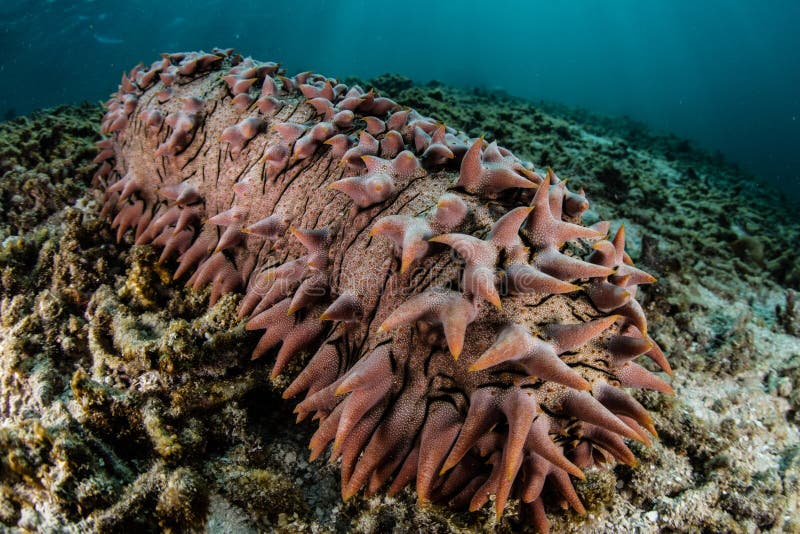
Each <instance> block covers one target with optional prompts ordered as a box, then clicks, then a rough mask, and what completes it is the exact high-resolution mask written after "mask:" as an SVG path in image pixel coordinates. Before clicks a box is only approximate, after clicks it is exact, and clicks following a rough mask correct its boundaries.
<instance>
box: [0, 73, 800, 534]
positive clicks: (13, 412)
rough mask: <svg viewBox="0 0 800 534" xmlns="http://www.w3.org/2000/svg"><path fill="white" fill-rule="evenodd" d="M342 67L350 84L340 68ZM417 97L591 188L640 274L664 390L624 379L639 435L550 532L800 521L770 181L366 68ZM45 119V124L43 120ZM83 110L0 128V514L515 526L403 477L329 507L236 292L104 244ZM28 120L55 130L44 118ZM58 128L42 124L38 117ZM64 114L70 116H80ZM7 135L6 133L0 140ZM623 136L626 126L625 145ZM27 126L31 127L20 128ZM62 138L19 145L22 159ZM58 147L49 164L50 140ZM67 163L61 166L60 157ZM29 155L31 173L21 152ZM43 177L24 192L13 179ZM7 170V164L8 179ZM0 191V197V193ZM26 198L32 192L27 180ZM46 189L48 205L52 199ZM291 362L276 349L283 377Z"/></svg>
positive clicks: (308, 431)
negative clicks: (642, 388) (214, 295)
mask: <svg viewBox="0 0 800 534" xmlns="http://www.w3.org/2000/svg"><path fill="white" fill-rule="evenodd" d="M354 83H358V82H354ZM360 84H361V85H362V86H364V87H365V88H368V87H369V86H374V87H376V88H377V89H379V90H381V92H383V93H386V94H391V95H392V96H393V97H394V98H395V99H396V100H398V101H402V102H403V103H406V104H409V105H412V106H414V107H415V108H416V109H417V110H418V111H419V112H420V113H422V114H425V115H430V116H436V117H437V118H439V119H441V120H444V121H446V123H447V124H448V125H452V126H455V127H460V128H463V129H464V130H465V132H466V134H467V135H468V136H470V137H477V136H479V135H481V134H486V135H487V138H488V139H489V140H493V139H495V138H497V139H501V140H502V141H503V143H504V144H505V145H506V146H508V147H509V148H510V149H511V150H513V151H514V153H516V154H518V155H519V156H520V157H524V158H525V159H530V160H532V161H536V162H538V163H541V164H542V165H552V166H554V167H556V168H558V169H561V172H560V174H561V175H562V177H568V178H569V181H570V185H571V186H573V187H575V188H576V189H577V188H578V187H583V188H585V190H586V195H587V197H588V198H589V199H590V201H591V207H590V209H589V211H587V212H585V213H584V214H583V219H584V221H585V222H587V223H589V224H593V223H594V222H596V221H600V220H604V219H613V218H614V217H617V216H619V215H620V214H622V216H623V217H624V223H625V230H626V237H627V245H628V251H629V254H630V255H631V257H632V258H633V260H634V261H635V262H636V264H637V265H640V266H643V268H646V269H647V270H648V271H650V272H652V273H653V274H654V275H656V276H657V277H658V279H659V283H658V284H656V285H654V286H652V287H651V288H649V289H645V290H644V291H640V293H639V295H640V296H639V298H640V301H641V302H642V306H643V308H644V309H645V311H646V312H647V314H648V316H649V318H650V321H651V322H652V323H653V324H658V328H657V329H653V332H652V335H653V337H654V338H655V341H657V342H658V343H659V344H660V345H662V346H665V347H669V352H670V361H671V363H672V365H673V368H674V369H675V371H676V372H675V378H674V380H673V382H672V386H673V388H674V389H675V391H676V394H675V395H674V396H671V397H664V396H663V395H661V394H657V393H653V392H641V393H637V394H636V395H635V396H636V398H637V399H638V401H639V402H640V403H641V404H642V405H644V407H646V408H647V409H648V410H649V411H650V412H651V414H652V416H653V420H654V426H655V427H656V428H657V429H658V432H659V438H658V439H655V440H652V444H651V446H650V447H649V448H647V447H645V446H644V445H641V444H638V443H636V442H632V444H631V445H630V448H631V449H632V451H633V453H634V454H635V456H636V457H637V458H638V459H639V462H638V464H635V465H618V466H617V467H615V468H614V469H613V471H610V472H609V471H606V470H599V469H587V470H586V473H585V474H586V480H584V481H577V482H576V483H575V489H576V491H577V494H578V496H579V497H580V499H581V500H582V502H583V504H584V505H585V507H586V509H587V513H586V514H585V515H578V514H576V513H575V512H559V511H557V510H555V509H554V511H553V513H550V514H549V517H550V521H551V522H552V530H553V531H559V532H560V531H570V530H580V531H594V532H606V531H609V530H610V529H612V528H618V529H624V530H631V529H634V528H639V529H641V530H642V531H645V532H646V531H657V530H659V529H666V530H672V531H697V530H707V531H734V532H735V531H742V532H747V531H753V530H756V529H760V530H775V531H780V530H786V531H792V530H796V529H798V528H800V526H799V525H798V524H797V523H796V519H794V517H795V516H796V515H797V512H798V510H797V500H796V499H797V494H798V481H797V476H798V467H799V466H800V460H799V459H798V452H800V440H799V439H798V433H797V426H796V423H797V415H796V414H797V410H798V391H800V389H798V388H800V378H799V377H800V375H798V369H800V364H799V363H798V362H800V340H798V338H797V337H796V334H797V328H798V326H797V321H798V317H797V312H796V311H795V307H796V306H795V304H794V298H795V297H794V296H793V295H794V294H793V293H792V292H791V289H792V288H794V289H795V290H796V289H797V273H798V265H797V260H796V259H795V257H794V255H792V254H791V250H792V246H793V244H794V243H795V242H796V238H797V236H798V228H797V226H796V225H792V224H791V221H792V219H791V216H790V214H789V212H788V211H787V209H786V207H785V206H782V205H781V203H780V202H779V201H778V200H777V197H776V195H775V193H774V192H771V191H770V190H769V189H768V188H764V187H755V186H754V185H753V182H752V179H750V178H749V177H747V176H743V175H741V174H740V173H739V172H738V171H737V170H736V169H734V168H732V167H729V166H727V165H726V164H725V163H724V162H721V161H718V160H717V159H715V158H713V157H710V156H708V155H706V154H704V153H702V152H700V151H698V150H696V149H693V148H692V147H691V146H690V145H687V144H685V143H684V142H682V141H680V140H675V139H672V138H669V137H663V136H658V135H656V134H653V133H651V132H648V136H642V135H641V132H639V131H638V130H637V131H634V132H633V133H631V131H630V130H631V129H630V127H629V125H627V124H625V123H621V122H612V121H609V120H604V119H600V118H597V117H593V116H591V115H588V114H580V113H578V112H575V111H572V110H569V111H567V110H562V109H558V108H554V107H546V106H534V105H532V104H530V103H527V102H524V101H521V100H518V99H514V98H510V97H508V96H505V95H502V94H500V93H497V92H485V91H477V90H476V91H462V90H455V89H452V88H448V87H444V86H441V85H439V84H429V85H427V86H418V85H415V84H413V83H412V82H410V81H409V80H405V79H402V78H399V77H397V76H385V77H381V78H379V79H377V80H374V81H372V82H369V83H365V82H360ZM40 121H47V122H40ZM98 122H99V112H98V111H97V110H96V108H93V107H85V108H64V109H62V110H59V111H55V112H52V113H42V114H40V115H38V116H37V117H34V118H29V119H25V118H23V119H17V120H15V121H13V122H11V123H6V124H4V125H3V126H2V128H3V130H2V132H3V134H2V135H3V136H4V138H5V139H9V140H10V141H9V142H8V144H4V145H3V146H4V147H8V148H3V150H2V155H1V157H2V161H3V172H4V176H3V178H2V182H0V186H2V187H3V188H4V189H3V191H4V193H3V194H4V198H10V199H15V200H14V202H16V205H18V206H36V210H35V211H36V213H35V214H32V215H31V216H30V217H25V218H23V217H21V216H20V214H25V213H26V212H28V211H33V210H28V209H20V210H17V211H16V212H15V211H14V210H9V211H5V210H4V211H3V213H2V215H0V217H2V220H0V225H3V227H4V228H6V229H7V230H5V231H6V232H7V235H5V236H3V237H4V241H3V245H2V251H1V252H0V268H2V289H1V291H2V303H1V308H0V317H1V319H2V326H0V355H1V357H2V360H0V372H1V373H2V374H1V379H2V393H1V394H0V398H2V404H0V416H2V424H0V444H2V451H3V455H2V457H0V522H2V524H3V525H5V526H6V527H7V528H8V529H11V530H12V531H14V530H16V531H23V530H40V531H57V530H58V531H63V530H67V531H69V530H72V531H76V532H77V531H86V530H96V531H115V530H119V529H120V528H122V526H125V527H128V528H131V527H136V528H137V529H138V530H142V531H159V530H170V531H203V530H206V531H210V532H225V531H231V530H233V531H237V532H247V531H253V532H255V531H259V530H277V531H285V532H297V531H307V532H330V531H357V532H385V531H391V530H394V531H397V532H404V531H409V530H423V531H434V532H458V531H469V530H475V529H485V528H495V529H497V530H500V531H512V530H518V529H525V528H526V524H525V522H524V521H522V518H521V517H518V516H517V514H516V513H515V512H514V510H513V509H508V510H507V511H506V514H505V515H504V516H503V517H502V518H501V519H497V518H496V516H495V514H493V513H491V510H490V509H488V508H484V509H482V510H481V511H478V512H476V513H472V514H465V513H460V512H457V511H453V510H451V509H449V508H447V507H440V506H434V505H428V506H423V507H420V506H417V504H416V503H415V502H414V501H415V498H416V495H415V494H414V492H413V491H410V490H405V491H402V492H399V493H398V494H397V495H395V496H393V497H389V496H386V495H383V494H380V493H378V494H377V495H375V496H372V497H364V496H361V495H359V496H356V497H354V498H352V499H350V500H348V501H347V502H342V500H341V497H340V494H339V492H340V488H339V481H338V479H339V468H338V467H337V466H335V465H324V464H322V463H321V462H320V461H319V460H318V461H317V462H315V463H310V462H309V461H308V449H307V443H308V441H309V440H310V439H311V436H312V434H313V432H314V430H315V429H314V426H315V425H312V424H309V423H306V422H304V423H302V424H301V425H298V426H296V425H295V424H294V422H293V419H294V416H293V414H292V413H291V410H292V405H291V404H289V403H287V402H286V401H284V400H282V399H281V398H280V397H281V394H282V392H283V390H284V388H285V387H286V386H287V384H288V383H289V381H290V380H289V379H287V378H286V377H284V376H277V377H274V378H271V377H270V369H269V368H268V366H265V365H263V364H261V363H260V362H256V363H255V364H253V363H251V362H250V351H251V350H252V348H253V346H254V344H255V341H256V340H257V337H256V338H255V339H254V338H253V337H252V334H251V333H249V332H248V331H247V330H246V329H245V327H244V325H243V324H241V323H240V321H239V320H238V318H237V316H238V307H239V306H240V305H241V297H240V296H238V295H236V294H226V295H224V296H221V297H220V298H219V299H218V300H217V302H216V303H215V304H214V305H213V306H211V307H209V300H210V298H211V289H210V288H209V289H206V290H204V291H195V290H193V289H191V288H186V287H184V285H183V284H182V283H180V282H175V281H173V280H172V273H171V272H170V271H171V269H170V267H169V264H164V263H159V261H158V259H159V251H158V250H157V249H156V248H153V247H152V246H150V245H135V244H133V240H132V236H131V237H127V238H125V239H123V240H122V242H121V243H120V244H116V237H117V236H116V234H117V231H116V229H112V228H111V225H110V221H109V220H108V219H107V218H105V217H101V216H100V215H99V211H100V205H99V202H98V201H99V200H102V199H99V198H98V197H97V196H96V195H95V194H94V193H93V192H92V191H91V190H90V189H89V185H90V181H91V176H90V173H91V172H92V170H93V169H94V166H93V165H92V164H91V159H92V158H94V156H95V154H96V152H95V151H92V150H90V149H87V147H89V146H90V145H91V143H93V141H94V140H95V136H96V132H95V131H94V130H93V128H92V126H91V125H93V124H96V123H98ZM45 124H49V125H50V126H49V127H53V128H56V129H58V130H60V131H62V132H67V133H65V134H62V135H59V136H57V137H55V138H53V137H50V136H43V134H42V132H40V130H41V129H42V128H44V127H45V126H44V125H45ZM55 124H57V125H58V126H54V125H55ZM82 128H86V130H83V129H82ZM14 139H16V140H19V139H26V140H32V141H30V143H31V145H30V146H29V148H28V150H26V151H14V150H13V147H14V146H15V145H16V144H18V141H14ZM643 139H644V140H643ZM37 143H40V145H37ZM31 152H33V153H39V154H41V153H47V154H62V156H60V157H55V156H50V157H43V158H41V159H29V156H27V154H30V153H31ZM63 155H67V156H69V158H70V161H69V163H68V166H67V164H64V163H63V161H61V160H63V159H64V156H63ZM64 168H68V169H69V171H68V172H65V171H64V170H62V169H64ZM34 169H35V170H34ZM34 172H35V173H36V174H37V176H39V177H40V178H37V181H36V183H37V184H38V183H42V184H46V186H47V187H50V188H54V189H56V190H60V188H59V184H62V183H64V182H65V181H67V180H69V181H70V182H71V183H74V184H77V185H76V186H75V187H74V188H73V187H72V186H70V187H69V189H67V188H64V192H63V193H60V194H59V195H50V196H48V197H47V198H48V202H40V203H37V202H36V199H37V191H39V190H40V189H38V188H33V189H25V187H24V184H25V183H26V182H25V180H21V179H19V178H17V177H20V176H23V175H25V174H26V173H34ZM9 176H10V177H9ZM5 191H8V192H7V193H6V192H5ZM28 192H30V193H28ZM50 198H52V201H50ZM300 363H301V362H291V363H289V364H288V365H287V367H286V370H285V375H287V376H289V377H293V376H296V374H297V372H298V371H299V370H300Z"/></svg>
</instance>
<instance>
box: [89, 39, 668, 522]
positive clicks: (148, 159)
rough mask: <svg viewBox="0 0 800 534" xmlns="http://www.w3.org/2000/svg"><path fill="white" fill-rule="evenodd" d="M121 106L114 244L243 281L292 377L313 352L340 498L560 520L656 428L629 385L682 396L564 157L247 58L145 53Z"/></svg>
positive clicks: (293, 390)
mask: <svg viewBox="0 0 800 534" xmlns="http://www.w3.org/2000/svg"><path fill="white" fill-rule="evenodd" d="M106 106H107V113H106V114H105V116H104V118H103V122H102V132H103V134H104V135H105V137H104V138H103V139H102V140H101V141H99V142H98V143H97V144H98V147H99V148H100V153H99V154H98V156H97V158H96V160H95V161H96V163H98V165H99V168H98V170H97V173H96V174H95V184H96V186H97V188H98V190H99V191H101V192H102V202H103V207H102V213H103V214H104V215H108V216H109V217H113V222H112V226H113V227H115V228H116V229H117V239H118V240H121V239H123V238H124V236H125V235H126V234H127V233H129V232H130V233H131V234H132V239H133V240H134V242H135V243H137V244H148V243H149V244H152V245H154V246H157V247H159V248H160V250H161V257H160V260H159V261H161V262H164V263H167V264H170V265H174V266H175V271H174V276H175V278H176V279H177V278H185V279H186V283H187V284H188V285H191V286H193V287H194V288H196V289H201V288H203V287H205V286H207V285H210V286H211V295H210V304H211V305H213V304H214V303H215V302H216V301H217V300H218V299H219V297H220V296H221V295H223V294H225V293H229V292H235V291H240V292H243V293H244V296H243V297H242V299H241V303H240V305H239V316H240V318H241V319H243V320H244V319H246V320H247V322H246V328H247V329H248V330H252V331H263V333H261V337H260V339H259V340H258V342H257V343H256V344H255V347H254V349H253V355H252V357H253V359H254V360H256V359H259V358H261V357H267V356H268V357H269V358H271V359H273V360H274V363H273V367H272V376H273V378H274V377H278V376H280V375H281V374H282V373H283V372H284V371H285V370H286V369H287V365H288V364H289V363H290V362H291V361H292V360H293V359H300V361H302V362H305V365H304V367H303V369H302V371H301V372H300V373H299V374H298V375H297V376H295V377H293V381H292V382H291V384H290V385H289V386H288V387H287V388H286V389H285V391H284V397H285V398H290V397H295V396H297V395H300V394H301V393H305V398H304V400H302V402H300V403H299V404H298V405H297V407H296V410H295V411H296V413H297V414H298V420H302V419H304V418H306V417H307V416H309V415H312V414H313V415H314V418H315V419H318V420H319V427H318V430H317V431H316V433H315V434H314V436H313V438H312V440H311V445H310V448H311V457H312V459H314V458H317V457H319V456H320V455H322V454H323V453H324V452H325V451H326V450H328V448H329V446H330V451H331V452H330V458H331V460H340V462H341V489H342V496H343V498H344V499H349V498H350V497H352V496H353V495H355V494H356V493H357V492H359V491H360V490H361V489H362V488H365V491H366V493H367V494H374V493H376V492H378V491H379V490H380V489H381V488H383V487H384V486H387V485H388V489H387V491H388V493H389V494H395V493H397V492H399V491H401V490H402V489H403V488H405V487H406V486H408V485H410V484H412V483H413V484H414V485H415V490H416V494H417V498H418V501H419V502H420V503H421V504H425V503H447V504H450V505H452V506H454V507H457V508H469V509H470V510H476V509H478V508H480V507H482V506H484V505H485V504H486V503H487V502H488V501H489V499H490V496H492V495H494V496H495V501H494V506H495V510H496V514H497V516H498V517H500V516H501V515H502V514H503V510H504V509H505V507H506V504H507V502H508V500H509V499H515V500H517V501H518V502H519V506H520V512H521V513H522V515H524V516H525V517H528V518H529V520H530V521H531V522H532V524H533V525H535V527H536V528H538V529H539V530H541V531H546V530H547V529H548V521H547V518H546V516H545V511H544V510H545V506H544V500H545V497H546V496H550V497H553V499H554V502H556V503H560V504H562V505H569V506H571V507H572V508H574V509H575V510H576V511H578V512H580V513H582V512H583V511H584V510H583V506H582V504H581V502H580V500H579V498H578V496H577V494H576V492H575V489H574V487H573V485H572V482H571V479H570V476H573V477H578V478H583V476H584V474H583V470H585V469H586V468H589V467H591V466H594V465H600V464H606V463H609V462H611V461H614V460H616V461H619V462H624V463H628V464H633V463H635V459H634V456H633V454H632V452H631V451H630V449H629V448H628V447H627V446H626V445H625V443H624V441H623V438H627V439H630V440H636V441H639V442H642V443H645V444H649V441H650V438H649V436H648V433H649V434H653V435H655V428H654V426H653V421H652V419H651V417H650V416H649V415H648V413H647V412H646V410H645V409H644V408H643V407H642V406H641V405H640V404H639V403H638V402H637V401H636V400H635V399H634V398H633V397H632V396H630V395H629V394H628V393H626V392H625V390H624V389H623V388H648V389H654V390H658V391H661V392H665V393H670V392H671V388H670V386H669V385H668V384H667V383H666V382H664V381H663V380H662V379H661V378H659V377H658V376H657V375H656V374H654V373H651V372H650V371H648V370H646V369H645V367H643V366H641V365H639V364H638V363H635V362H634V360H635V359H636V358H637V357H638V356H640V355H646V356H648V357H649V358H650V359H651V360H652V361H653V362H654V363H655V365H657V366H658V367H659V368H660V369H661V370H662V371H665V372H667V373H671V371H670V367H669V364H668V362H667V360H666V358H665V356H664V354H663V352H662V351H661V349H660V348H659V347H658V345H657V344H656V343H655V342H654V341H653V340H652V338H651V337H650V336H649V335H648V326H647V320H646V318H645V315H644V312H643V310H642V307H641V306H640V305H639V303H638V302H637V300H636V298H635V297H636V293H637V288H638V286H639V285H641V284H648V283H652V282H654V281H655V280H654V278H653V277H652V276H650V275H649V274H647V273H646V272H644V271H642V270H640V269H638V268H637V267H635V266H634V265H633V262H632V260H631V258H630V257H629V256H628V255H627V254H626V253H625V250H624V248H625V233H624V228H623V227H621V226H620V227H619V229H618V230H617V231H616V232H614V235H613V237H609V230H610V227H611V225H610V223H608V222H599V223H596V224H594V225H592V226H584V225H582V224H581V218H582V214H583V213H584V212H585V210H587V209H588V207H589V203H588V201H587V199H586V197H585V195H584V194H583V191H582V190H581V191H578V192H573V191H570V190H569V189H568V188H567V187H566V182H565V181H564V180H561V179H559V178H558V177H557V175H556V174H555V173H554V172H553V171H552V170H551V169H546V171H543V172H540V171H538V170H537V169H535V168H534V166H533V165H532V164H531V163H529V162H527V161H523V160H521V159H519V158H518V157H516V156H515V155H514V154H513V153H511V152H510V151H509V150H507V149H504V148H502V147H500V146H499V145H498V144H497V143H495V142H491V143H487V142H486V141H485V140H484V139H483V138H476V139H470V138H468V137H467V136H466V135H465V134H464V133H463V132H459V131H457V130H455V129H453V128H451V127H448V126H446V125H444V124H441V123H439V122H437V121H436V120H434V119H432V118H430V117H425V116H423V115H421V114H420V113H418V112H416V111H415V110H413V109H410V108H407V107H402V106H401V105H399V104H398V103H396V102H394V101H393V100H391V99H390V98H386V97H384V96H380V95H378V94H376V93H375V92H374V91H368V92H367V91H364V90H363V89H362V88H361V87H359V86H357V85H353V86H350V87H348V86H347V85H345V84H342V83H339V82H338V81H337V80H335V79H332V78H327V77H324V76H321V75H319V74H314V73H311V72H303V73H299V74H296V75H294V76H292V77H288V76H286V73H285V72H284V71H283V70H282V69H281V68H280V66H279V65H278V64H277V63H274V62H259V61H255V60H253V59H251V58H243V57H242V56H240V55H239V54H236V53H234V52H233V50H219V49H214V50H213V51H212V52H210V53H205V52H189V53H179V54H164V55H163V56H162V59H161V60H159V61H156V62H154V63H152V64H151V65H150V66H149V67H145V66H142V65H139V66H137V67H135V68H134V69H133V70H131V71H130V72H128V73H125V74H123V76H122V81H121V84H120V86H119V90H118V91H117V92H116V93H115V94H114V95H112V98H111V99H110V100H109V101H108V102H107V103H106ZM305 355H310V358H307V357H305ZM253 365H260V362H254V363H253ZM548 488H549V489H548ZM545 489H548V490H547V491H545ZM548 498H549V497H548Z"/></svg>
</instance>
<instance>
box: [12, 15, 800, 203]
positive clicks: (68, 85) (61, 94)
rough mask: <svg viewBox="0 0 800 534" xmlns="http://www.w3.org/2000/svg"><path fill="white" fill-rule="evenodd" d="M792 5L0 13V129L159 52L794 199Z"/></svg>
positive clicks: (798, 103) (796, 73) (798, 169)
mask: <svg viewBox="0 0 800 534" xmlns="http://www.w3.org/2000/svg"><path fill="white" fill-rule="evenodd" d="M798 26H800V2H798V1H797V0H772V1H770V2H763V1H756V0H706V1H703V2H698V1H697V0H669V1H667V0H663V1H655V0H654V1H647V2H642V1H638V0H612V1H600V0H585V1H575V2H552V1H541V0H535V1H522V0H518V1H515V2H513V1H503V0H497V1H494V2H486V1H478V0H461V1H455V0H453V1H441V2H433V1H430V0H427V1H426V0H404V1H403V2H377V1H369V2H368V1H364V0H339V1H335V2H334V1H318V2H315V1H308V2H296V1H279V0H276V1H269V2H262V1H258V0H247V1H228V0H224V1H223V0H205V1H189V0H174V1H170V2H162V1H154V0H142V1H130V2H118V1H107V2H100V1H94V0H84V1H82V2H73V1H63V0H49V1H42V0H2V2H0V50H2V54H0V116H7V117H10V116H13V115H14V114H22V113H27V112H29V111H31V110H33V109H36V108H40V107H46V106H52V105H56V104H61V103H68V102H75V101H79V100H84V99H89V100H101V99H104V98H105V97H106V96H107V95H108V93H110V92H111V91H113V90H114V89H115V88H116V84H117V83H118V82H119V75H120V73H121V72H122V71H123V70H124V69H128V68H130V67H131V66H133V65H134V64H136V63H138V62H139V61H144V62H147V63H149V62H151V61H152V60H154V59H155V58H156V57H157V55H158V54H159V53H160V52H163V51H183V50H194V49H201V48H203V49H207V50H208V49H210V48H212V47H213V46H219V47H236V48H237V50H239V51H240V52H242V53H244V54H246V55H252V56H253V57H255V58H258V59H262V60H267V59H271V60H275V61H279V62H281V63H282V64H283V65H284V66H286V67H287V68H288V69H289V70H290V71H299V70H306V69H313V70H316V71H318V72H323V73H325V74H327V75H331V76H338V77H345V76H349V75H356V76H361V77H365V78H369V77H372V76H375V75H377V74H381V73H384V72H398V73H401V74H403V75H405V76H408V77H411V78H413V79H414V80H416V81H421V82H424V81H427V80H430V79H438V80H441V81H443V82H446V83H450V84H456V85H464V86H482V87H487V88H502V89H503V90H505V91H507V92H508V93H511V94H514V95H518V96H523V97H527V98H531V99H536V100H538V99H544V100H549V101H554V102H559V103H564V104H568V105H576V106H582V107H584V108H586V109H589V110H591V111H594V112H599V113H604V114H609V115H627V116H629V117H631V118H633V119H636V120H639V121H643V122H645V123H647V124H649V125H651V126H653V127H655V128H657V129H661V130H665V131H670V132H674V133H676V134H678V135H680V136H684V137H687V138H689V139H692V140H695V141H696V142H697V143H698V145H699V146H701V147H704V148H707V149H709V150H718V151H720V152H722V153H723V154H724V155H725V156H726V157H727V158H728V159H729V160H731V161H733V162H736V163H738V164H740V165H741V166H742V167H743V168H745V169H747V170H748V171H750V172H752V173H753V174H755V175H756V176H757V177H758V178H759V179H760V180H762V181H767V182H771V183H773V184H774V185H777V186H778V187H780V188H781V189H782V190H784V191H785V192H786V193H787V194H788V195H789V196H792V197H794V198H795V199H800V89H798V88H800V32H798V31H797V28H798Z"/></svg>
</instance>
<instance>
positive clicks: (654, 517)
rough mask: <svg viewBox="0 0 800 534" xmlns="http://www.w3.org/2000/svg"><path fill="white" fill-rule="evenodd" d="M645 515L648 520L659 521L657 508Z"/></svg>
mask: <svg viewBox="0 0 800 534" xmlns="http://www.w3.org/2000/svg"><path fill="white" fill-rule="evenodd" d="M644 516H645V518H647V520H648V521H650V522H651V523H655V522H657V521H658V512H656V511H655V510H650V511H649V512H647V513H646V514H644Z"/></svg>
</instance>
